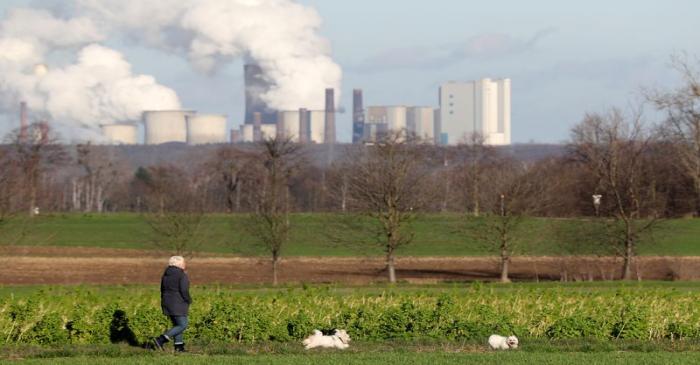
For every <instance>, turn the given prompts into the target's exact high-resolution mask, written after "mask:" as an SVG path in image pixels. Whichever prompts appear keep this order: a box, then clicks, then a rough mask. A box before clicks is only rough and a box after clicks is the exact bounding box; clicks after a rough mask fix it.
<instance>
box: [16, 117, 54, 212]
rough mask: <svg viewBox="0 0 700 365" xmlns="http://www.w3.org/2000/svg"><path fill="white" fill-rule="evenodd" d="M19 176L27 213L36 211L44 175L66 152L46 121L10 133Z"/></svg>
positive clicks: (52, 168)
mask: <svg viewBox="0 0 700 365" xmlns="http://www.w3.org/2000/svg"><path fill="white" fill-rule="evenodd" d="M10 140H11V141H12V144H13V151H12V152H11V153H12V158H14V159H15V161H16V163H17V166H18V167H19V172H20V175H21V178H22V188H23V189H22V190H23V192H24V193H23V196H24V201H25V202H26V209H27V211H28V213H29V216H30V217H33V216H34V215H35V214H36V209H37V207H38V197H39V191H40V189H41V188H42V182H43V181H44V178H45V176H46V175H47V174H48V173H49V172H50V171H52V170H54V169H56V168H57V167H59V166H61V165H63V164H64V163H66V162H67V161H68V155H67V154H66V152H65V150H64V149H63V147H62V146H61V145H60V144H59V143H58V138H57V137H56V136H55V135H54V134H53V132H52V130H51V127H50V126H49V125H48V124H46V123H33V124H31V125H29V126H28V127H27V128H26V130H22V131H15V132H13V133H12V135H11V136H10Z"/></svg>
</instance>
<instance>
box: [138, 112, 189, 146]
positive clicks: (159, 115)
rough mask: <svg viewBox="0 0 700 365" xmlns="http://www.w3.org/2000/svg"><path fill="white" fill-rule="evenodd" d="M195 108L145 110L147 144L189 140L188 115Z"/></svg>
mask: <svg viewBox="0 0 700 365" xmlns="http://www.w3.org/2000/svg"><path fill="white" fill-rule="evenodd" d="M195 113H196V112H195V111H193V110H154V111H144V112H143V124H144V130H145V143H146V144H161V143H168V142H187V117H189V116H194V115H195Z"/></svg>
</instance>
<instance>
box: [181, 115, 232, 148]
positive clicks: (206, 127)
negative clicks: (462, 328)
mask: <svg viewBox="0 0 700 365" xmlns="http://www.w3.org/2000/svg"><path fill="white" fill-rule="evenodd" d="M185 118H186V121H187V144H189V145H199V144H210V143H227V142H228V134H229V133H228V128H227V126H226V116H225V115H217V114H204V115H188V116H186V117H185Z"/></svg>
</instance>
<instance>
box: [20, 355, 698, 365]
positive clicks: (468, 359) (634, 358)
mask: <svg viewBox="0 0 700 365" xmlns="http://www.w3.org/2000/svg"><path fill="white" fill-rule="evenodd" d="M8 363H11V362H9V361H8ZM698 363H700V356H699V355H697V354H695V353H664V352H651V353H634V352H632V353H629V352H622V353H576V352H574V353H527V352H511V353H481V354H451V353H406V352H395V353H383V354H362V353H359V354H338V353H323V354H313V355H258V356H250V355H237V356H197V355H185V356H144V357H130V358H104V357H76V358H51V359H31V360H25V361H22V364H99V365H112V364H114V365H117V364H143V365H149V364H163V365H171V364H182V365H190V364H191V365H200V364H202V365H204V364H206V365H216V364H261V365H263V364H264V365H272V364H288V365H296V364H299V365H308V364H328V365H333V364H358V365H360V364H361V365H365V364H367V365H370V364H381V365H413V364H415V365H419V364H420V365H422V364H434V365H437V364H460V365H461V364H567V365H577V364H585V365H597V364H601V365H602V364H605V365H609V364H645V365H649V364H659V365H675V364H678V365H680V364H698Z"/></svg>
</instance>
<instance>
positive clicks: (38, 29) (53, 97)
mask: <svg viewBox="0 0 700 365" xmlns="http://www.w3.org/2000/svg"><path fill="white" fill-rule="evenodd" d="M105 39H106V37H105V35H104V33H103V32H102V31H101V30H99V29H98V27H96V26H95V23H94V22H93V21H92V20H91V19H90V18H87V17H75V18H71V19H60V18H58V17H56V16H54V15H52V14H51V13H49V12H48V11H46V10H41V9H40V10H34V9H23V8H20V9H13V10H11V11H10V12H9V13H8V14H7V16H6V17H5V19H3V21H2V22H0V49H2V50H3V52H2V53H0V109H2V110H3V111H5V112H7V113H13V112H14V111H16V110H17V105H18V103H19V102H20V101H21V100H25V101H27V103H28V105H29V108H30V109H31V110H32V111H33V115H34V118H35V119H36V118H42V119H48V120H50V121H51V122H52V124H54V125H55V126H57V127H58V129H62V130H65V129H66V128H69V129H73V130H72V132H74V133H75V132H79V131H75V129H87V130H96V127H97V126H99V125H100V124H103V123H111V122H115V121H130V120H131V121H133V120H138V119H140V115H141V111H142V110H144V109H161V108H178V107H179V105H180V103H179V101H178V99H177V95H176V93H175V92H174V91H172V90H170V89H168V88H166V87H164V86H162V85H159V84H158V83H157V82H156V81H155V79H154V78H153V77H150V76H145V75H133V74H132V72H131V65H130V64H129V63H128V62H127V61H126V60H125V59H124V57H123V56H122V55H121V54H120V53H119V52H117V51H115V50H112V49H109V48H107V47H104V46H101V45H99V44H96V43H94V42H100V41H103V40H105ZM62 51H65V52H67V53H68V54H69V55H71V56H70V57H69V60H68V62H63V64H60V65H51V59H56V58H58V57H56V56H55V54H56V53H57V52H62ZM76 134H83V135H84V134H85V133H82V132H79V133H76Z"/></svg>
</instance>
